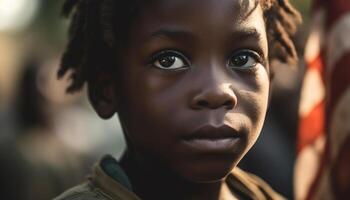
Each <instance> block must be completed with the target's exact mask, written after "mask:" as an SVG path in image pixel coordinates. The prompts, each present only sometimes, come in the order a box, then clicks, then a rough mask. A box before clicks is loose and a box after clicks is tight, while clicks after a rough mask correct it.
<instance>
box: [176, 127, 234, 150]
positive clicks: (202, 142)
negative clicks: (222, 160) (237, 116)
mask: <svg viewBox="0 0 350 200" xmlns="http://www.w3.org/2000/svg"><path fill="white" fill-rule="evenodd" d="M240 139H241V137H240V134H239V133H238V131H237V130H235V129H233V128H231V127H230V126H227V125H222V126H219V127H215V126H212V125H205V126H202V127H200V128H198V129H197V130H195V131H194V132H192V133H191V134H188V135H186V136H185V137H184V138H183V140H182V141H183V143H184V144H185V145H186V146H187V147H190V148H192V149H196V150H198V151H201V152H231V151H232V150H233V149H234V147H235V146H236V144H237V142H238V141H239V140H240Z"/></svg>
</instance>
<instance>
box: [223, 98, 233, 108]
mask: <svg viewBox="0 0 350 200" xmlns="http://www.w3.org/2000/svg"><path fill="white" fill-rule="evenodd" d="M233 104H234V103H233V102H232V101H231V100H227V101H225V103H224V104H223V105H224V106H225V107H226V108H227V109H232V108H233V107H234V105H233Z"/></svg>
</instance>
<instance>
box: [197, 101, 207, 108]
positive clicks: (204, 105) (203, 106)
mask: <svg viewBox="0 0 350 200" xmlns="http://www.w3.org/2000/svg"><path fill="white" fill-rule="evenodd" d="M197 106H198V107H200V108H206V107H209V103H208V102H207V101H205V100H199V101H198V102H197Z"/></svg>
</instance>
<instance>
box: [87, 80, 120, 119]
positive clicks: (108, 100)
mask: <svg viewBox="0 0 350 200" xmlns="http://www.w3.org/2000/svg"><path fill="white" fill-rule="evenodd" d="M88 95H89V100H90V102H91V104H92V107H93V108H94V110H95V111H96V113H97V114H98V115H99V116H100V117H101V118H103V119H109V118H111V117H112V116H113V115H114V114H115V113H116V112H117V103H118V102H117V98H116V86H115V81H113V78H112V76H111V75H108V74H106V73H101V74H99V75H98V76H97V77H96V78H94V80H91V81H89V83H88Z"/></svg>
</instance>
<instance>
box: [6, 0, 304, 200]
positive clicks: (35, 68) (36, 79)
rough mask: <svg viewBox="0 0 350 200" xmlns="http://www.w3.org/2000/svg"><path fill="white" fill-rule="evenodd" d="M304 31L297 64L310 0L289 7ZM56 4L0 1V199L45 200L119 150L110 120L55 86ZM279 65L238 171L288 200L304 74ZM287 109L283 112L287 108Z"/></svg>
mask: <svg viewBox="0 0 350 200" xmlns="http://www.w3.org/2000/svg"><path fill="white" fill-rule="evenodd" d="M291 1H292V3H293V4H294V5H295V6H296V7H297V8H298V9H299V10H300V11H301V12H302V14H303V16H304V24H303V26H302V28H301V30H300V31H299V33H298V35H297V37H296V38H295V41H296V43H297V47H298V50H299V54H300V56H301V57H303V56H302V55H303V54H304V52H303V49H304V44H305V41H306V38H307V36H308V33H309V30H308V27H309V12H310V0H291ZM62 3H63V1H62V0H58V1H44V0H30V1H28V0H0V149H1V150H0V194H1V195H5V197H3V196H2V198H3V199H6V200H11V199H23V200H25V199H35V200H40V199H51V198H52V197H55V196H57V195H58V194H60V193H62V192H63V191H64V190H66V189H67V188H69V187H72V186H74V185H76V184H78V183H80V182H82V181H83V180H84V178H85V175H86V173H87V172H88V171H89V169H90V167H91V165H92V164H93V163H94V162H96V161H97V160H98V159H99V158H100V157H101V156H102V155H104V154H112V155H113V156H115V157H116V158H118V157H119V156H120V155H121V153H122V151H123V149H124V148H125V143H124V139H123V137H122V133H121V130H120V126H119V124H118V120H117V117H115V118H114V119H111V120H108V121H103V120H101V119H99V118H98V116H97V115H96V114H95V113H94V112H93V111H92V108H91V107H90V105H89V104H88V102H87V99H86V95H85V91H84V90H83V91H82V92H80V93H75V94H73V95H72V94H66V93H65V87H66V85H67V84H68V83H69V80H68V79H67V77H65V78H64V79H62V80H57V79H56V70H57V68H58V65H59V60H60V56H61V53H62V52H63V49H64V47H65V43H66V32H67V26H68V21H67V20H66V19H63V18H61V17H60V7H61V5H62ZM304 68H305V67H304V63H303V59H301V61H300V63H299V66H296V67H295V68H293V67H290V66H284V65H282V64H281V70H279V71H278V73H277V74H276V75H275V81H274V88H273V90H274V93H273V96H272V100H271V108H270V110H269V113H268V116H267V121H266V125H265V127H264V130H263V133H262V135H261V137H260V139H259V140H258V142H257V144H256V145H255V146H254V148H253V149H252V151H251V152H249V154H248V156H247V157H246V158H245V159H244V160H243V161H242V163H241V164H240V166H241V167H242V168H244V169H246V170H248V171H250V172H253V173H255V174H257V175H259V176H260V177H262V178H263V179H265V180H266V181H267V182H269V183H270V184H271V185H272V186H273V187H274V188H275V189H276V190H277V191H279V192H280V193H282V194H283V195H285V196H286V197H288V199H292V198H293V191H292V190H293V185H292V180H293V168H294V161H295V156H296V137H297V134H296V133H297V124H298V123H297V122H298V102H299V97H300V95H299V94H300V88H301V82H302V78H303V75H304ZM286 105H288V106H286Z"/></svg>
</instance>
